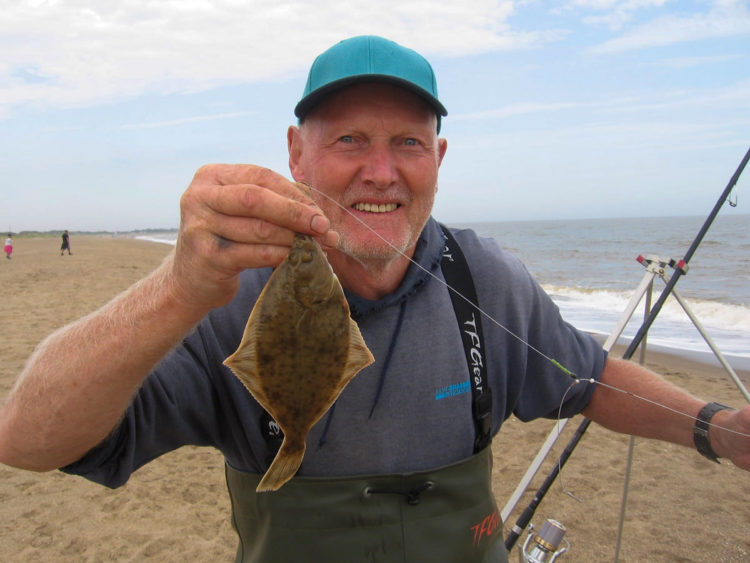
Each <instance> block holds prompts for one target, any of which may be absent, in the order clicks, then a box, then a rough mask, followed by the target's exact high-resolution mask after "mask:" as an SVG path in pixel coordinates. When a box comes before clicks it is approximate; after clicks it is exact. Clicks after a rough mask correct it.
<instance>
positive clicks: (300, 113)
mask: <svg viewBox="0 0 750 563" xmlns="http://www.w3.org/2000/svg"><path fill="white" fill-rule="evenodd" d="M358 82H388V83H390V84H395V85H396V86H400V87H401V88H404V89H405V90H409V91H410V92H413V93H415V94H416V95H417V96H419V97H420V98H422V99H423V100H424V101H425V102H427V103H428V104H430V106H432V108H433V109H434V110H435V113H436V114H438V115H441V116H443V117H445V116H446V115H448V110H446V109H445V106H443V104H441V103H440V101H439V100H438V99H437V98H435V97H434V96H433V95H432V94H430V93H429V92H428V91H427V90H424V89H423V88H419V87H418V86H416V85H415V84H414V83H413V82H410V81H408V80H404V79H401V78H398V77H395V76H388V75H382V74H359V75H356V76H347V77H346V78H342V79H340V80H335V81H333V82H329V83H328V84H326V85H325V86H321V87H320V88H318V89H317V90H314V91H312V92H310V93H309V94H308V95H307V96H305V97H304V98H302V99H301V100H300V101H299V103H298V104H297V105H296V106H295V107H294V115H295V116H297V117H298V118H299V119H303V118H304V117H305V115H307V114H308V113H309V112H310V110H311V109H313V108H314V107H315V106H316V105H318V104H319V103H320V102H321V101H322V100H323V98H325V97H326V96H328V95H330V94H331V93H333V92H334V91H336V90H339V89H341V88H344V87H345V86H350V85H352V84H356V83H358Z"/></svg>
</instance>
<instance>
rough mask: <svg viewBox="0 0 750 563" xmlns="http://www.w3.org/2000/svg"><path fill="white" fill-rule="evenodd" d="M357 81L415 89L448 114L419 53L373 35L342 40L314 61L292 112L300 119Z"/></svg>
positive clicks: (428, 69) (428, 68)
mask: <svg viewBox="0 0 750 563" xmlns="http://www.w3.org/2000/svg"><path fill="white" fill-rule="evenodd" d="M358 82H389V83H391V84H395V85H397V86H400V87H402V88H405V89H406V90H410V91H411V92H414V93H415V94H417V95H418V96H420V97H422V98H423V99H424V100H425V101H426V102H427V103H428V104H430V105H431V106H432V107H433V109H434V110H435V113H436V114H437V116H438V131H439V130H440V117H441V116H445V115H448V111H447V110H446V109H445V106H443V104H442V103H441V102H440V100H439V99H438V91H437V80H436V79H435V72H434V71H433V70H432V66H430V63H429V62H427V59H425V58H424V57H423V56H422V55H420V54H419V53H417V52H416V51H413V50H412V49H407V48H406V47H402V46H401V45H399V44H398V43H395V42H393V41H390V40H389V39H385V38H383V37H378V36H375V35H360V36H358V37H352V38H350V39H345V40H344V41H341V42H339V43H337V44H336V45H334V46H333V47H331V48H329V49H328V50H327V51H324V52H323V53H321V54H320V55H318V57H317V58H316V59H315V61H313V64H312V66H311V67H310V73H309V74H308V76H307V83H306V84H305V90H304V92H303V94H302V99H301V100H300V101H299V103H298V104H297V105H296V107H295V108H294V115H296V116H297V117H298V118H299V119H303V118H304V117H305V115H307V113H308V112H309V111H310V110H311V109H312V108H313V107H315V105H316V104H318V103H319V102H320V101H321V100H322V99H323V98H324V97H325V96H327V95H328V94H330V93H332V92H334V91H335V90H338V89H339V88H343V87H344V86H349V85H351V84H356V83H358Z"/></svg>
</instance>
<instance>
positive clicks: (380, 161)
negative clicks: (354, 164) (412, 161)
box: [362, 145, 398, 188]
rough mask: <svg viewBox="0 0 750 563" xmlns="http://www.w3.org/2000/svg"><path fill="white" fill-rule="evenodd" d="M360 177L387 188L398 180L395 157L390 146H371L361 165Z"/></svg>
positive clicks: (379, 186)
mask: <svg viewBox="0 0 750 563" xmlns="http://www.w3.org/2000/svg"><path fill="white" fill-rule="evenodd" d="M362 179H363V180H364V181H365V182H371V183H373V184H375V186H376V187H378V188H387V187H388V186H390V185H391V184H393V183H394V182H396V181H397V180H398V172H397V171H396V158H395V155H394V154H393V151H392V150H391V149H390V147H384V146H378V145H375V146H372V147H370V150H369V151H368V154H367V161H366V163H365V165H364V167H363V171H362Z"/></svg>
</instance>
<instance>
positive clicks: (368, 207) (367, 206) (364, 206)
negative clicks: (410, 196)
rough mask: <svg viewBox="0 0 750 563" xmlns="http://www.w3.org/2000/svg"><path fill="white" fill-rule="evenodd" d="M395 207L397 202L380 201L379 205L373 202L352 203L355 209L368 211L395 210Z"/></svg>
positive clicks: (383, 211)
mask: <svg viewBox="0 0 750 563" xmlns="http://www.w3.org/2000/svg"><path fill="white" fill-rule="evenodd" d="M396 208H398V203H381V204H380V205H376V204H374V203H357V204H355V205H354V209H356V210H357V211H367V212H369V213H387V212H389V211H395V210H396Z"/></svg>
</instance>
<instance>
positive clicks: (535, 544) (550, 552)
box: [518, 518, 570, 563]
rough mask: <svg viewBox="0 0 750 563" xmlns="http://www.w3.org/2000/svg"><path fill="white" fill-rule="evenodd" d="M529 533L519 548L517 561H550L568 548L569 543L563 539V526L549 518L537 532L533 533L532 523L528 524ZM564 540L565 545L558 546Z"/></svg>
mask: <svg viewBox="0 0 750 563" xmlns="http://www.w3.org/2000/svg"><path fill="white" fill-rule="evenodd" d="M528 531H529V535H528V536H527V537H526V541H525V542H523V547H521V548H520V550H519V555H518V561H519V563H524V562H526V563H551V562H552V561H554V560H555V559H557V558H558V557H559V556H560V555H562V554H563V553H565V552H566V551H568V549H570V543H569V542H568V540H566V539H564V538H563V536H564V535H565V526H563V525H562V524H560V522H558V521H557V520H552V519H551V518H550V519H549V520H547V521H546V522H545V523H544V524H543V525H542V529H541V531H540V532H539V533H538V534H535V533H534V524H529V527H528ZM562 542H564V543H565V546H564V547H562V548H561V547H560V543H562Z"/></svg>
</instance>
